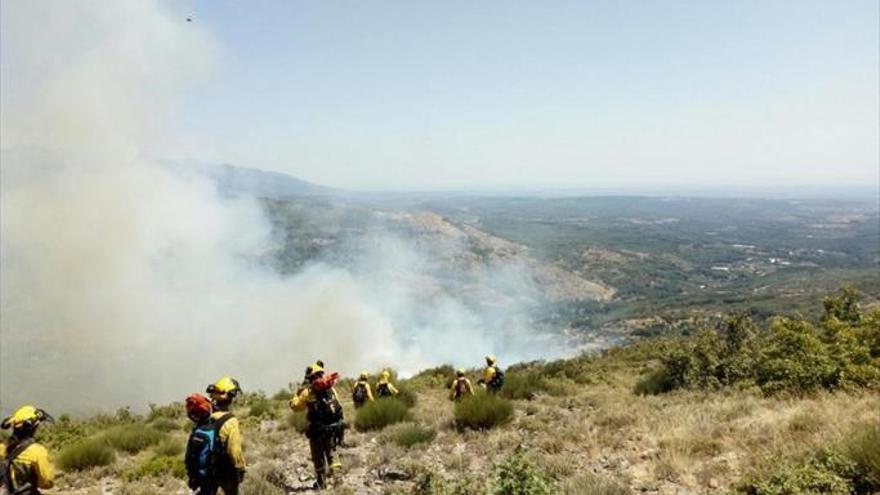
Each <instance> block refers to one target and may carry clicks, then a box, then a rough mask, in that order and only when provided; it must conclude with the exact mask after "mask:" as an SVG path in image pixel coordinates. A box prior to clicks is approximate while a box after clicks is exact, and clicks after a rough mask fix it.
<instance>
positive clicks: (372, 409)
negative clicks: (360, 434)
mask: <svg viewBox="0 0 880 495" xmlns="http://www.w3.org/2000/svg"><path fill="white" fill-rule="evenodd" d="M408 418H409V408H408V407H407V406H406V404H405V403H404V402H403V401H401V400H398V399H397V398H394V397H391V398H385V399H378V400H374V401H372V402H368V403H367V404H365V405H364V406H363V407H361V408H360V409H358V410H357V414H356V415H355V419H354V425H355V427H357V429H358V430H361V431H367V430H379V429H382V428H384V427H386V426H388V425H391V424H395V423H400V422H401V421H405V420H406V419H408Z"/></svg>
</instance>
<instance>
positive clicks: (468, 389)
mask: <svg viewBox="0 0 880 495" xmlns="http://www.w3.org/2000/svg"><path fill="white" fill-rule="evenodd" d="M459 384H461V387H462V392H461V394H459V393H458V387H459ZM473 394H474V387H473V385H471V381H470V380H468V379H467V377H465V376H462V377H459V378H456V379H455V380H454V381H453V382H452V386H451V387H449V399H450V400H455V399H458V398H460V397H462V396H464V395H473Z"/></svg>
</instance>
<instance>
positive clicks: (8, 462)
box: [2, 437, 36, 494]
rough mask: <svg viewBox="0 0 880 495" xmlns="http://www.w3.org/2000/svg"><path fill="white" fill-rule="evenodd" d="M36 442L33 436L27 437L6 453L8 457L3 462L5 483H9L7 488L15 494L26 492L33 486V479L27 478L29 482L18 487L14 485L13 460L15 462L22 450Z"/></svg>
mask: <svg viewBox="0 0 880 495" xmlns="http://www.w3.org/2000/svg"><path fill="white" fill-rule="evenodd" d="M35 443H36V440H34V438H33V437H28V438H25V439H24V440H22V441H20V442H18V443H16V444H15V445H14V446H13V447H12V450H10V451H8V452H7V453H6V459H4V460H3V464H2V467H3V483H6V484H8V485H9V486H7V487H6V488H7V490H9V492H10V493H13V494H16V493H25V492H24V490H29V489H30V488H31V484H30V481H31V480H27V482H26V483H25V484H24V485H22V486H20V487H17V488H16V487H13V486H12V464H13V462H15V459H16V458H17V457H18V456H20V455H21V454H22V452H24V451H25V450H27V449H28V447H30V446H31V445H33V444H35ZM13 488H15V489H13Z"/></svg>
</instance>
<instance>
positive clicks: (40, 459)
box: [0, 443, 55, 489]
mask: <svg viewBox="0 0 880 495" xmlns="http://www.w3.org/2000/svg"><path fill="white" fill-rule="evenodd" d="M5 459H6V444H0V460H5ZM29 482H36V484H37V488H46V489H49V488H52V487H53V486H54V485H55V467H54V466H52V462H51V461H49V451H48V450H46V447H43V446H42V445H40V444H38V443H33V444H31V445H29V446H28V447H27V448H26V449H24V451H23V452H22V453H21V454H18V456H17V457H16V458H15V460H14V461H12V483H13V486H16V487H21V486H23V485H24V484H26V483H29Z"/></svg>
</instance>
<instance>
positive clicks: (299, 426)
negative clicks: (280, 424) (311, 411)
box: [287, 411, 309, 433]
mask: <svg viewBox="0 0 880 495" xmlns="http://www.w3.org/2000/svg"><path fill="white" fill-rule="evenodd" d="M308 425H309V422H308V420H306V412H305V411H300V412H293V411H291V412H290V413H289V414H288V415H287V426H289V427H291V428H293V429H294V430H296V431H297V432H298V433H304V432H305V431H306V427H307V426H308Z"/></svg>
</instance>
